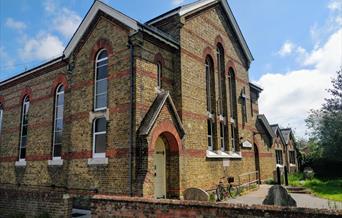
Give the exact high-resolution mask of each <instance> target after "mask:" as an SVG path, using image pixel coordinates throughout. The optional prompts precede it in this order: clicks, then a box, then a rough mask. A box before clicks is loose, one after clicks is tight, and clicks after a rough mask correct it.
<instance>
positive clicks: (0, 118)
mask: <svg viewBox="0 0 342 218" xmlns="http://www.w3.org/2000/svg"><path fill="white" fill-rule="evenodd" d="M3 117H4V108H3V107H2V104H1V103H0V135H1V129H2V122H3Z"/></svg>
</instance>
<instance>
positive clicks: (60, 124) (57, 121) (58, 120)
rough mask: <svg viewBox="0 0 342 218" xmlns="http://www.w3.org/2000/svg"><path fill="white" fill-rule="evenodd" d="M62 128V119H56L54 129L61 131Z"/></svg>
mask: <svg viewBox="0 0 342 218" xmlns="http://www.w3.org/2000/svg"><path fill="white" fill-rule="evenodd" d="M62 130H63V119H57V120H56V125H55V131H57V132H58V131H62Z"/></svg>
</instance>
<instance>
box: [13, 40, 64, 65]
mask: <svg viewBox="0 0 342 218" xmlns="http://www.w3.org/2000/svg"><path fill="white" fill-rule="evenodd" d="M63 50H64V46H63V43H62V42H61V41H60V39H59V38H58V37H57V36H54V35H52V34H51V33H40V34H38V35H37V36H36V37H33V38H28V37H24V39H23V48H21V49H19V52H18V53H19V55H20V57H21V59H22V60H24V61H31V60H47V59H51V58H54V57H56V56H59V55H61V54H62V53H63Z"/></svg>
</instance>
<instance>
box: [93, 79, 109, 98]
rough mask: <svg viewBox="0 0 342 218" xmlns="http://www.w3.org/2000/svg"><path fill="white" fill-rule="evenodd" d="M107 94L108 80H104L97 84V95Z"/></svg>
mask: <svg viewBox="0 0 342 218" xmlns="http://www.w3.org/2000/svg"><path fill="white" fill-rule="evenodd" d="M106 92H107V80H106V79H103V80H100V81H97V82H96V94H102V93H106Z"/></svg>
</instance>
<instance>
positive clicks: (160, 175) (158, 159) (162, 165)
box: [153, 137, 166, 199]
mask: <svg viewBox="0 0 342 218" xmlns="http://www.w3.org/2000/svg"><path fill="white" fill-rule="evenodd" d="M153 160H154V161H153V162H154V163H153V167H154V197H155V198H157V199H158V198H166V145H165V143H164V140H163V139H162V138H161V137H158V139H157V141H156V146H155V151H154V158H153Z"/></svg>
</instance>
